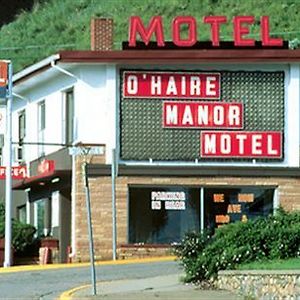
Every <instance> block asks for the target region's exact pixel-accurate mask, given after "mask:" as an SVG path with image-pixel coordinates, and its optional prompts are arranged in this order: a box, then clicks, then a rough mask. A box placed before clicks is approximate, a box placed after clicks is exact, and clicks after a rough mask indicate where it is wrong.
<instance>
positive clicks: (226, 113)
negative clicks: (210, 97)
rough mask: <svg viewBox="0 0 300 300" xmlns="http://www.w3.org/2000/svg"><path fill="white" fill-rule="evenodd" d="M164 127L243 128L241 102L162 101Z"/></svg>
mask: <svg viewBox="0 0 300 300" xmlns="http://www.w3.org/2000/svg"><path fill="white" fill-rule="evenodd" d="M163 127H165V128H206V129H207V128H223V129H226V128H228V129H229V128H235V129H241V128H243V104H242V103H225V102H194V101H193V102H187V101H186V102H179V101H165V102H163Z"/></svg>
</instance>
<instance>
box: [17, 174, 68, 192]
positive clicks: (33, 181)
mask: <svg viewBox="0 0 300 300" xmlns="http://www.w3.org/2000/svg"><path fill="white" fill-rule="evenodd" d="M66 180H71V171H70V170H53V171H51V172H47V173H43V174H39V175H36V176H31V177H27V178H25V179H23V180H21V181H19V182H18V183H16V184H14V185H13V190H25V189H28V188H34V187H43V186H46V185H49V184H53V183H56V182H60V181H66Z"/></svg>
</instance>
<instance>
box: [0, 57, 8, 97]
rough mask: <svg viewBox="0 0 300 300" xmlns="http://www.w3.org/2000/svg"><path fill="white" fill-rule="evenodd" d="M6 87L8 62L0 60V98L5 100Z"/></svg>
mask: <svg viewBox="0 0 300 300" xmlns="http://www.w3.org/2000/svg"><path fill="white" fill-rule="evenodd" d="M7 86H8V62H7V61H5V60H0V98H6V96H7Z"/></svg>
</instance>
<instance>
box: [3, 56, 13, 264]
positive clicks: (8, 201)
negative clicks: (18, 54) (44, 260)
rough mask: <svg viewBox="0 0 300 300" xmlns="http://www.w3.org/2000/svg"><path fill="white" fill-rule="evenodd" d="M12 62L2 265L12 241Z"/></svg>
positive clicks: (8, 254)
mask: <svg viewBox="0 0 300 300" xmlns="http://www.w3.org/2000/svg"><path fill="white" fill-rule="evenodd" d="M12 74H13V68H12V63H11V62H9V63H8V93H7V101H6V105H7V106H6V134H5V145H4V147H5V150H6V180H5V245H4V250H5V251H4V263H3V266H4V267H10V266H11V264H12V257H11V242H12V221H11V218H12V176H11V169H12V98H13V95H12Z"/></svg>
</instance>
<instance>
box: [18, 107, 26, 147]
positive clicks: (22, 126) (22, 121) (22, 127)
mask: <svg viewBox="0 0 300 300" xmlns="http://www.w3.org/2000/svg"><path fill="white" fill-rule="evenodd" d="M18 123H19V144H22V142H24V139H25V136H26V115H25V110H22V111H21V112H20V113H19V116H18Z"/></svg>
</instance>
